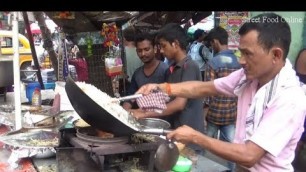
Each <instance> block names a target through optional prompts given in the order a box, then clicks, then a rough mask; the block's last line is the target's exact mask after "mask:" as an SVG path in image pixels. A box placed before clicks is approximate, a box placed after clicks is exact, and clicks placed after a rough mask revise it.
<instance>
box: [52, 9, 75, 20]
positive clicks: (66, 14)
mask: <svg viewBox="0 0 306 172" xmlns="http://www.w3.org/2000/svg"><path fill="white" fill-rule="evenodd" d="M53 18H55V19H75V14H74V12H71V11H61V12H55V13H54V15H53Z"/></svg>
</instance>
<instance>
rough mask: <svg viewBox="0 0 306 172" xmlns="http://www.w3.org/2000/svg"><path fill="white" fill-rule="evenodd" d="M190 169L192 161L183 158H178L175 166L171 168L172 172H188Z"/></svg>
mask: <svg viewBox="0 0 306 172" xmlns="http://www.w3.org/2000/svg"><path fill="white" fill-rule="evenodd" d="M191 167H192V161H191V160H189V159H188V158H185V157H183V156H179V158H178V160H177V162H176V164H175V165H174V167H173V168H172V171H174V172H189V171H190V170H191Z"/></svg>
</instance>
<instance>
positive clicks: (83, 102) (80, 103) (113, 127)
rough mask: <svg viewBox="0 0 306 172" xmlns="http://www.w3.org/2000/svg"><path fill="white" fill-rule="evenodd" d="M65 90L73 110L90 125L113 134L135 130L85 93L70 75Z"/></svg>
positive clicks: (122, 133) (125, 133) (130, 132)
mask: <svg viewBox="0 0 306 172" xmlns="http://www.w3.org/2000/svg"><path fill="white" fill-rule="evenodd" d="M65 90H66V92H67V96H68V98H69V100H70V103H71V105H72V106H73V108H74V110H75V111H76V112H77V113H78V114H79V115H80V117H81V118H82V119H83V120H84V121H86V122H87V123H88V124H90V125H91V126H92V127H94V128H97V129H99V130H102V131H106V132H110V133H113V134H114V135H115V136H126V135H129V134H132V133H134V132H135V131H134V130H133V129H131V128H130V127H128V126H127V125H125V124H124V123H123V122H121V121H120V120H118V119H117V118H115V117H114V116H112V115H111V114H109V113H108V112H107V111H106V110H105V109H103V108H102V107H101V106H99V105H98V104H97V103H96V102H95V101H93V100H92V99H91V98H90V97H89V96H88V95H86V93H84V92H83V91H82V90H81V89H80V87H79V86H77V85H76V83H75V82H74V81H73V79H72V78H71V77H70V76H68V78H67V81H66V85H65Z"/></svg>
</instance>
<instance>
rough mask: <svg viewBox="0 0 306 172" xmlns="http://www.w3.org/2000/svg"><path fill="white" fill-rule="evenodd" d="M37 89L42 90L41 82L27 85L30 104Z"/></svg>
mask: <svg viewBox="0 0 306 172" xmlns="http://www.w3.org/2000/svg"><path fill="white" fill-rule="evenodd" d="M35 88H39V89H41V87H40V84H39V82H30V83H27V86H26V97H27V98H28V100H29V102H30V103H31V102H32V95H33V92H34V90H35Z"/></svg>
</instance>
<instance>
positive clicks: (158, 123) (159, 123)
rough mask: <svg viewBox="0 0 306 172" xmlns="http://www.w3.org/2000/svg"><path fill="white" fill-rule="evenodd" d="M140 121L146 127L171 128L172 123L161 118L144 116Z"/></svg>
mask: <svg viewBox="0 0 306 172" xmlns="http://www.w3.org/2000/svg"><path fill="white" fill-rule="evenodd" d="M138 122H139V123H140V124H141V126H142V127H144V128H157V129H169V128H170V127H171V125H170V123H169V122H167V121H165V120H162V119H159V118H142V119H139V120H138Z"/></svg>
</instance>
